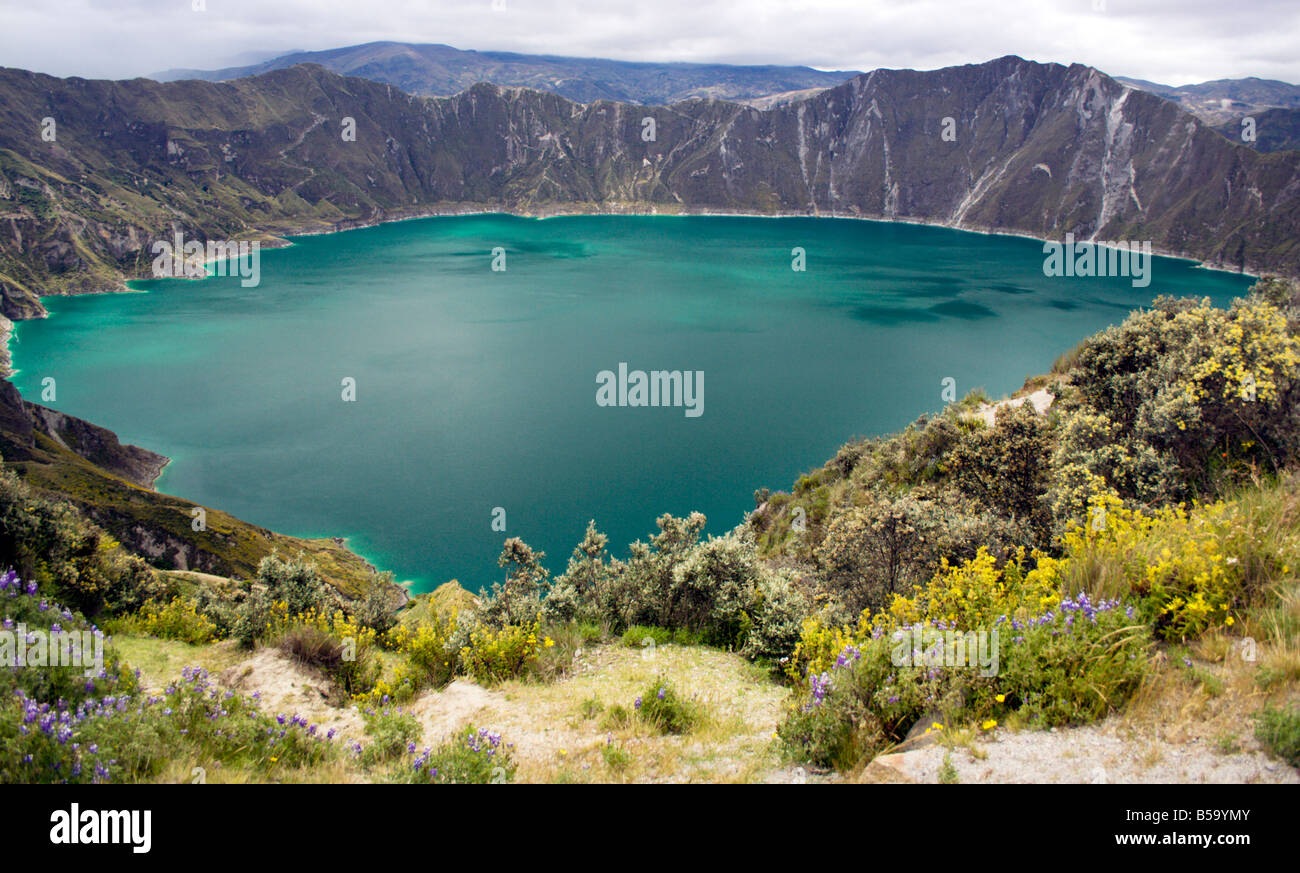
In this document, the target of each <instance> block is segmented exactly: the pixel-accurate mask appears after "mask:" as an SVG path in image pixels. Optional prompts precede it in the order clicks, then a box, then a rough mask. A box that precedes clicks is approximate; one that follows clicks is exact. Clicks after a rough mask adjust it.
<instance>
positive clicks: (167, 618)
mask: <svg viewBox="0 0 1300 873" xmlns="http://www.w3.org/2000/svg"><path fill="white" fill-rule="evenodd" d="M109 629H110V630H112V631H113V632H114V633H127V634H139V635H142V636H150V637H158V638H159V639H164V640H179V641H180V642H183V643H189V644H190V645H195V646H197V645H203V644H204V643H210V642H212V641H213V640H216V639H220V632H219V630H218V628H217V625H216V623H215V622H213V621H212V620H211V619H210V618H208V617H207V616H206V615H204V614H203V612H201V611H200V609H199V604H198V601H196V600H194V599H193V598H190V597H173V598H172V599H171V600H169V601H167V602H166V603H161V604H160V603H158V602H157V601H155V600H152V599H150V600H147V601H145V603H144V605H143V606H141V607H140V609H139V611H138V612H135V613H132V614H129V615H126V616H123V617H122V618H118V619H114V620H112V621H111V622H110V623H109Z"/></svg>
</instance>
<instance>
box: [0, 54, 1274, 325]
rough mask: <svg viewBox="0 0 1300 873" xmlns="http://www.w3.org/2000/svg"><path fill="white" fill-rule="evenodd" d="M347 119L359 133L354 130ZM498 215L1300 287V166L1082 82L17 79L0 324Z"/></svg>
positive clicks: (300, 73)
mask: <svg viewBox="0 0 1300 873" xmlns="http://www.w3.org/2000/svg"><path fill="white" fill-rule="evenodd" d="M647 118H652V119H654V121H655V135H654V137H653V138H652V139H651V140H647V139H646V138H645V137H644V134H645V132H646V130H647V127H646V123H645V121H644V120H645V119H647ZM45 119H53V121H54V122H55V123H56V125H57V138H56V140H55V141H53V142H51V141H46V139H44V138H43V137H42V135H41V133H42V131H43V129H44V128H45V127H46V125H47V123H46V122H45ZM345 119H352V121H353V122H354V123H355V131H356V137H355V141H348V140H347V139H345V138H344V137H343V136H342V132H343V131H344V130H345V129H346V128H347V126H348V122H346V121H345ZM945 119H951V124H948V123H946V122H945ZM949 129H950V130H951V132H952V133H953V135H954V137H953V138H949V137H945V136H944V132H945V130H949ZM483 209H494V210H501V211H512V212H519V213H528V214H550V213H558V212H641V213H651V212H659V213H682V212H744V213H764V214H808V215H839V216H856V217H864V218H879V219H886V220H902V221H917V222H927V223H934V224H941V225H945V226H951V227H958V228H969V229H977V230H992V231H1003V232H1013V233H1023V234H1029V235H1034V236H1039V237H1044V238H1052V239H1060V238H1062V237H1064V235H1065V234H1066V233H1073V234H1074V235H1075V237H1076V238H1078V239H1089V238H1098V239H1106V240H1124V239H1133V240H1150V241H1151V242H1152V243H1153V246H1154V247H1155V249H1156V250H1157V251H1163V252H1166V253H1171V254H1180V255H1185V256H1188V257H1193V258H1197V259H1200V260H1203V261H1205V262H1208V263H1210V264H1213V265H1218V266H1224V267H1230V268H1234V269H1247V270H1250V271H1252V272H1255V271H1278V272H1283V273H1286V274H1288V275H1300V152H1294V151H1287V152H1279V153H1275V154H1261V153H1258V152H1255V151H1253V150H1251V149H1248V148H1244V147H1242V146H1241V145H1238V144H1234V143H1233V142H1231V141H1230V140H1228V139H1225V138H1224V137H1223V136H1221V135H1220V134H1219V133H1217V132H1215V131H1214V130H1212V129H1211V128H1209V127H1208V126H1206V125H1205V124H1203V123H1201V122H1200V121H1199V120H1197V119H1196V118H1194V117H1193V116H1191V115H1188V114H1187V113H1186V112H1184V111H1183V110H1182V109H1181V108H1180V107H1179V106H1178V105H1177V104H1175V103H1174V102H1172V101H1170V100H1166V99H1164V98H1161V97H1157V96H1155V95H1153V94H1148V93H1145V92H1143V91H1140V90H1134V89H1132V88H1128V87H1126V86H1124V85H1122V84H1120V83H1119V82H1116V81H1115V80H1114V79H1111V78H1110V77H1109V76H1106V75H1105V74H1104V73H1101V72H1099V71H1098V70H1096V69H1093V68H1091V67H1086V66H1082V65H1077V64H1076V65H1072V66H1069V67H1065V66H1061V65H1058V64H1037V63H1032V62H1029V61H1025V60H1022V59H1021V58H1017V57H1005V58H1000V59H998V60H994V61H989V62H987V63H983V64H975V65H967V66H961V67H949V68H946V69H942V70H933V71H926V72H917V71H912V70H877V71H875V72H873V73H868V74H865V75H859V76H855V77H854V78H852V79H850V80H849V81H848V82H845V83H844V84H842V85H839V86H837V87H835V88H831V89H828V90H824V91H821V92H819V93H817V94H816V95H814V96H812V97H809V98H807V99H803V100H800V101H797V102H794V103H790V104H787V105H781V106H777V107H775V108H773V109H770V110H766V111H763V110H759V109H756V108H754V107H751V106H743V105H739V104H736V103H731V102H724V101H719V100H698V99H697V100H688V101H685V102H682V103H677V104H675V105H673V106H671V107H648V106H634V105H629V104H626V103H615V102H607V101H596V102H592V103H589V104H585V105H583V104H579V103H575V102H573V101H570V100H567V99H565V98H563V97H561V96H559V95H557V94H553V93H545V92H540V91H534V90H525V89H519V88H503V87H499V86H496V85H487V84H482V85H475V86H473V87H471V88H470V89H468V90H466V91H462V92H460V93H458V94H456V95H454V96H451V97H434V98H428V97H418V96H413V95H409V94H406V93H404V92H402V91H400V90H398V89H396V88H394V87H392V86H390V85H386V84H381V83H377V82H373V81H369V80H367V79H361V78H351V77H343V76H339V75H337V74H335V73H331V72H330V71H328V70H326V69H324V68H323V67H320V66H314V65H299V66H295V67H291V68H289V69H283V70H275V71H273V72H270V73H266V74H263V75H259V76H255V77H252V78H243V79H237V80H234V81H231V82H228V83H220V84H219V83H210V82H201V81H178V82H172V83H158V82H153V81H150V80H147V79H134V80H130V81H122V82H111V81H88V80H84V79H75V78H74V79H58V78H54V77H51V76H45V75H41V74H36V73H31V72H26V71H22V70H11V69H0V307H2V310H0V311H3V313H4V315H6V316H8V317H10V318H28V317H35V316H40V315H41V314H43V308H42V307H41V305H40V302H39V300H38V296H39V295H41V294H47V293H77V292H86V291H102V290H111V289H117V288H121V287H122V285H123V281H124V280H125V279H126V278H130V277H135V276H145V275H148V273H149V268H150V264H151V255H150V253H149V246H150V245H151V243H152V242H153V241H154V240H157V239H159V238H161V237H162V236H163V235H167V236H170V235H171V234H172V233H174V232H176V231H178V230H179V231H183V232H184V233H185V234H186V236H187V237H188V238H190V239H197V240H206V239H216V240H227V239H235V238H261V239H266V240H271V239H274V237H275V235H277V234H284V233H287V232H292V231H328V230H334V229H340V228H345V227H354V226H358V225H363V224H370V223H375V222H379V221H383V220H389V219H395V218H403V217H410V216H416V215H428V214H434V213H445V212H455V211H464V210H483ZM1171 290H1174V289H1171Z"/></svg>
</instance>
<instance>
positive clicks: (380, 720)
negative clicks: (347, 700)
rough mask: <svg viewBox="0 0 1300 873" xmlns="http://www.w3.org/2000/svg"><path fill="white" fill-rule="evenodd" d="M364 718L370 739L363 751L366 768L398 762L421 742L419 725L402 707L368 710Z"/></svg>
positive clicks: (362, 756) (362, 760)
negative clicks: (398, 759) (397, 760)
mask: <svg viewBox="0 0 1300 873" xmlns="http://www.w3.org/2000/svg"><path fill="white" fill-rule="evenodd" d="M364 718H365V721H366V735H367V736H369V737H370V738H371V741H370V744H369V745H367V746H366V747H365V748H364V749H363V750H362V752H361V762H362V763H363V764H365V765H367V766H374V765H376V764H383V763H387V762H389V761H392V760H395V759H397V758H399V757H401V756H402V755H404V754H406V753H407V752H409V751H413V750H414V748H415V744H416V743H418V742H419V741H420V734H421V733H422V731H421V730H420V723H419V722H418V721H416V719H415V716H413V715H411V714H410V713H409V712H403V711H402V709H401V707H385V708H383V709H381V710H378V711H376V710H368V711H366V712H365V713H364Z"/></svg>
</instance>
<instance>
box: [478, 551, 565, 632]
mask: <svg viewBox="0 0 1300 873" xmlns="http://www.w3.org/2000/svg"><path fill="white" fill-rule="evenodd" d="M545 557H546V553H545V552H534V551H533V550H532V548H531V547H530V546H529V545H528V544H527V543H525V542H524V541H523V540H521V539H520V538H519V537H511V538H510V539H508V540H506V541H505V544H504V545H503V546H502V548H501V555H500V557H498V558H497V566H499V567H502V568H510V569H509V570H508V572H507V573H506V581H505V583H504V584H502V583H500V582H494V583H493V584H492V593H491V595H490V596H489V598H488V602H487V603H486V604H485V605H484V607H483V618H484V620H485V621H486V622H488V623H489V624H492V625H495V626H497V627H503V626H505V625H508V624H521V623H524V622H531V621H535V620H536V619H537V617H538V614H539V612H540V610H541V598H542V595H543V594H544V593H545V586H546V580H547V578H549V577H550V575H551V574H550V572H549V571H548V570H547V569H546V568H545V567H543V566H542V559H543V558H545Z"/></svg>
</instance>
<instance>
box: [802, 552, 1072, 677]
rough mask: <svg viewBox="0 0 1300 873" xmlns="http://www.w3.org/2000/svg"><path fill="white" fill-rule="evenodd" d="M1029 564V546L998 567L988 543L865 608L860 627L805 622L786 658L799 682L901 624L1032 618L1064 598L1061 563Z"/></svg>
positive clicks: (960, 624) (981, 624) (1044, 559)
mask: <svg viewBox="0 0 1300 873" xmlns="http://www.w3.org/2000/svg"><path fill="white" fill-rule="evenodd" d="M1034 559H1035V566H1034V567H1033V568H1032V569H1026V563H1027V559H1026V557H1025V552H1024V549H1020V550H1018V551H1017V552H1016V553H1015V555H1014V557H1013V559H1012V560H1011V561H1009V562H1007V563H1006V564H1005V565H1004V566H1003V567H1002V568H1000V569H999V568H998V567H997V566H996V564H995V562H994V560H993V557H992V556H991V555H990V554H989V553H988V551H987V550H986V549H984V548H980V549H979V551H978V552H977V553H976V556H975V557H974V558H972V559H970V560H968V561H963V562H960V563H958V564H955V565H949V563H948V561H947V560H946V559H945V560H943V561H941V563H940V568H939V571H938V572H937V573H936V574H935V576H934V579H933V580H932V581H931V582H930V584H929V585H926V586H920V585H916V586H913V588H912V594H911V596H906V597H905V596H903V595H901V594H895V595H894V597H893V600H892V602H891V603H890V604H889V607H888V609H887V610H885V611H883V612H881V613H878V614H877V615H875V616H874V617H873V616H872V615H871V611H870V610H863V611H862V614H861V615H860V616H859V617H858V623H857V625H856V626H845V627H827V626H826V625H825V624H823V623H822V622H821V621H820V620H818V619H809V620H807V621H805V622H804V625H803V632H802V634H801V636H800V639H799V642H798V643H797V644H796V645H795V647H794V652H793V654H792V655H791V657H790V659H789V661H787V663H786V674H787V675H788V676H789V677H790V678H791V679H792V680H794V682H795V683H796V684H799V683H802V682H803V681H804V680H805V678H806V677H807V676H809V675H813V674H817V673H821V672H822V671H824V670H826V669H827V668H828V667H829V666H830V665H831V663H832V662H833V661H834V660H835V659H836V657H837V656H839V655H840V653H841V652H843V651H844V649H845V648H846V647H849V646H860V645H862V644H863V643H865V642H866V641H867V640H869V639H873V638H879V637H881V636H882V635H885V634H887V633H888V632H890V631H893V630H895V629H896V628H899V627H910V626H911V625H914V624H917V623H922V624H926V623H943V624H944V625H946V626H949V627H954V628H964V629H968V630H975V629H978V628H989V627H991V626H992V624H993V622H994V621H995V620H997V619H998V618H999V617H1000V616H1008V615H1013V616H1014V615H1020V616H1021V617H1028V616H1029V615H1032V614H1034V613H1037V612H1041V611H1043V610H1045V609H1049V608H1051V607H1052V606H1055V605H1056V604H1057V603H1058V602H1059V601H1060V599H1061V595H1060V593H1059V588H1060V568H1059V562H1058V561H1056V560H1055V559H1053V558H1050V557H1048V556H1046V555H1042V554H1039V553H1035V554H1034Z"/></svg>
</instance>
